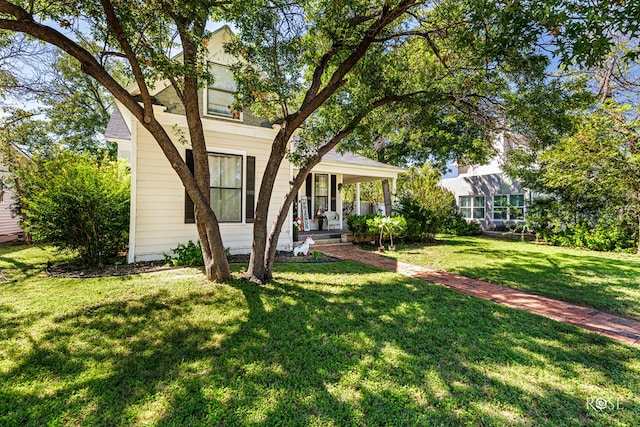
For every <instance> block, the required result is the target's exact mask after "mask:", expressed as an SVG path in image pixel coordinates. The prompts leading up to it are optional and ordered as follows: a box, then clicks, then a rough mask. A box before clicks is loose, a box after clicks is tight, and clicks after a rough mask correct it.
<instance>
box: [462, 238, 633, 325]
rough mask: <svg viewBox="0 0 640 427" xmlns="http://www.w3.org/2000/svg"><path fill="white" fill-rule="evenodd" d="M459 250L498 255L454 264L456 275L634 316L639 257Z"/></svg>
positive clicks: (481, 254) (484, 254)
mask: <svg viewBox="0 0 640 427" xmlns="http://www.w3.org/2000/svg"><path fill="white" fill-rule="evenodd" d="M459 253H462V254H465V255H468V254H475V255H477V256H478V257H484V258H485V259H487V260H498V261H497V262H490V261H488V262H486V263H484V264H483V265H477V264H476V265H474V266H473V267H469V268H456V269H455V273H457V274H460V275H462V276H467V277H473V278H477V279H482V280H486V281H489V282H492V283H497V284H501V285H506V286H511V287H515V288H517V289H522V290H525V291H528V292H532V293H535V294H539V295H544V296H547V297H550V298H557V299H560V300H563V301H567V302H572V303H577V304H581V305H585V306H590V307H594V308H597V309H601V310H605V311H609V312H612V313H616V314H621V315H624V316H628V317H633V318H636V319H640V281H639V280H638V277H640V259H639V260H637V261H635V262H634V261H632V260H629V261H622V260H617V261H613V260H610V259H605V258H599V257H596V256H591V255H588V254H585V255H576V254H572V255H571V256H570V257H567V256H566V255H565V254H561V253H556V254H535V255H532V254H527V253H521V252H515V251H508V250H496V249H488V248H483V249H467V250H463V251H461V252H459Z"/></svg>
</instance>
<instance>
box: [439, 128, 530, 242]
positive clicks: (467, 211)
mask: <svg viewBox="0 0 640 427" xmlns="http://www.w3.org/2000/svg"><path fill="white" fill-rule="evenodd" d="M522 143H524V142H523V141H521V140H520V138H518V137H516V136H507V135H505V134H503V133H502V134H499V135H497V136H496V139H495V142H494V147H493V148H494V149H495V151H496V155H495V156H494V157H493V158H491V159H490V160H489V162H488V163H487V164H483V165H474V166H460V165H458V174H457V176H455V177H450V178H443V179H442V181H441V185H442V186H443V187H445V188H446V189H448V190H449V191H451V192H452V193H453V194H454V195H455V198H456V204H457V205H458V209H459V211H460V213H462V215H463V216H464V217H465V218H466V219H467V220H469V221H477V222H478V223H480V225H481V226H482V228H483V229H485V230H490V229H494V228H496V227H500V226H503V225H507V224H519V223H523V222H524V219H525V216H526V214H527V208H528V206H529V204H530V203H531V199H532V193H531V191H529V190H527V189H525V188H522V186H521V185H520V184H519V183H518V182H517V181H514V180H512V179H511V178H509V177H508V176H507V175H506V174H505V173H504V171H503V169H502V165H503V164H504V158H505V154H506V153H507V151H508V150H510V149H511V148H513V147H515V146H517V145H519V144H522Z"/></svg>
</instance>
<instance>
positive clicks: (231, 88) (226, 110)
mask: <svg viewBox="0 0 640 427" xmlns="http://www.w3.org/2000/svg"><path fill="white" fill-rule="evenodd" d="M211 73H212V74H213V76H214V77H215V81H214V82H213V83H212V84H211V85H210V86H209V87H208V88H207V114H214V115H216V116H224V117H230V118H234V119H239V118H240V115H239V113H237V112H234V111H231V104H233V101H234V98H233V94H234V93H235V91H236V81H235V80H234V78H233V73H232V72H231V70H230V69H229V68H228V67H225V66H223V65H219V64H212V65H211Z"/></svg>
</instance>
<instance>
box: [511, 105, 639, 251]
mask: <svg viewBox="0 0 640 427" xmlns="http://www.w3.org/2000/svg"><path fill="white" fill-rule="evenodd" d="M629 113H630V106H628V105H619V104H617V103H616V102H615V101H612V100H610V101H607V102H605V103H604V104H601V105H599V106H598V107H597V108H596V109H595V110H593V111H586V112H582V113H579V115H578V118H577V120H578V124H577V127H576V131H575V133H573V134H572V135H570V136H568V137H565V138H562V139H561V140H560V141H559V142H558V143H556V144H554V145H553V146H551V147H549V148H547V149H546V150H544V151H542V152H541V153H539V154H537V155H536V156H535V159H536V161H535V163H530V160H526V161H527V163H528V164H527V165H525V164H523V163H522V160H523V159H526V158H527V157H526V156H523V155H522V154H521V153H520V154H518V153H514V156H515V158H512V159H511V167H510V170H509V172H510V174H511V175H514V176H517V177H519V178H520V179H522V180H523V181H524V182H523V184H524V185H525V186H527V187H529V188H532V189H534V190H536V191H538V192H541V193H544V194H547V195H551V196H553V197H554V198H555V199H556V200H557V201H558V202H559V203H558V206H559V207H561V208H562V210H561V212H562V211H563V212H564V213H565V215H564V218H560V220H564V221H566V222H567V223H570V224H571V223H573V224H576V223H578V222H580V221H581V220H587V221H589V222H591V223H594V224H595V223H596V222H598V221H600V220H601V219H611V218H617V217H619V216H620V214H621V213H622V212H624V211H628V213H631V214H633V215H634V216H635V218H636V221H635V222H636V224H637V229H636V236H640V122H639V121H638V118H637V117H629V116H628V114H629ZM518 160H520V161H521V162H520V163H516V162H517V161H518ZM638 253H640V243H639V246H638Z"/></svg>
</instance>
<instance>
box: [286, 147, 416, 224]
mask: <svg viewBox="0 0 640 427" xmlns="http://www.w3.org/2000/svg"><path fill="white" fill-rule="evenodd" d="M404 171H405V169H403V168H399V167H396V166H391V165H387V164H385V163H381V162H377V161H375V160H371V159H369V158H366V157H364V156H360V155H358V154H353V153H349V152H346V153H343V154H340V153H338V152H336V151H330V152H329V153H327V154H326V155H325V157H324V158H323V160H322V161H321V162H320V163H319V164H318V165H317V166H316V167H315V168H313V170H312V172H311V173H310V174H309V176H307V179H306V182H305V185H304V186H303V187H302V188H301V189H300V191H299V192H298V197H297V200H296V201H295V202H294V205H293V221H294V222H296V221H297V222H299V223H300V226H301V228H302V231H301V233H300V234H303V233H309V232H314V233H316V234H317V233H318V232H324V231H326V232H327V233H326V234H336V235H340V234H345V233H348V232H349V230H348V227H347V222H346V218H345V215H344V209H343V208H344V204H343V191H342V189H343V186H344V185H345V184H355V186H356V200H355V208H354V211H353V213H355V214H357V215H360V214H361V212H360V185H359V184H360V183H361V182H366V181H378V180H384V179H387V180H389V183H390V188H391V194H392V198H393V197H394V196H395V192H396V181H397V178H398V174H400V173H402V172H404ZM297 173H298V171H297V169H294V170H293V175H294V176H295V175H296V174H297ZM323 234H325V233H323ZM314 235H315V234H314Z"/></svg>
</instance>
